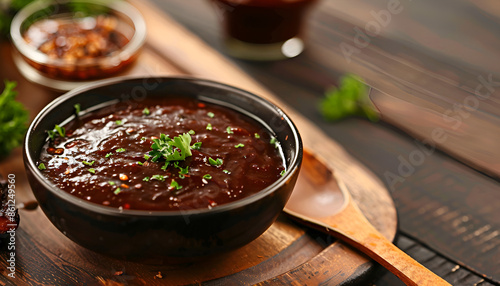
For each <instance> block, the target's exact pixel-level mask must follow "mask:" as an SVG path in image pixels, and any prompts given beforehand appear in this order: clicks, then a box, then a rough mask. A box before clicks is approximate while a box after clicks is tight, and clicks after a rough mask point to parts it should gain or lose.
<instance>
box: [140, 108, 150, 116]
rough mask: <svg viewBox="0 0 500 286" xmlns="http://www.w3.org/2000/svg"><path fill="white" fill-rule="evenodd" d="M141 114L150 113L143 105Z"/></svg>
mask: <svg viewBox="0 0 500 286" xmlns="http://www.w3.org/2000/svg"><path fill="white" fill-rule="evenodd" d="M142 114H144V115H150V114H151V112H149V109H148V108H147V107H145V108H144V109H143V110H142Z"/></svg>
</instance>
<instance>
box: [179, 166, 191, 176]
mask: <svg viewBox="0 0 500 286" xmlns="http://www.w3.org/2000/svg"><path fill="white" fill-rule="evenodd" d="M179 169H180V171H179V174H181V175H187V174H188V173H189V166H187V167H186V168H182V167H179Z"/></svg>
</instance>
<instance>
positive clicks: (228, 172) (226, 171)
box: [222, 170, 231, 175]
mask: <svg viewBox="0 0 500 286" xmlns="http://www.w3.org/2000/svg"><path fill="white" fill-rule="evenodd" d="M222 172H224V173H226V174H228V175H229V174H231V172H230V171H228V170H222Z"/></svg>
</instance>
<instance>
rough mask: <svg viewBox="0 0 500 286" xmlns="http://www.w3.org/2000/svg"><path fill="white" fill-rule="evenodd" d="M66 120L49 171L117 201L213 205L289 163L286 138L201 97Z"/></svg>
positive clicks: (266, 181)
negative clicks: (279, 138) (285, 161)
mask: <svg viewBox="0 0 500 286" xmlns="http://www.w3.org/2000/svg"><path fill="white" fill-rule="evenodd" d="M116 110H118V111H116ZM145 110H147V111H148V112H145ZM146 113H148V114H146ZM209 113H213V114H214V116H213V117H211V116H207V115H208V114H209ZM117 121H121V123H122V124H117ZM207 126H210V128H209V129H210V130H208V129H207V128H206V127H207ZM65 128H66V129H67V130H68V131H67V132H65V131H64V130H63V129H62V128H59V130H57V129H54V133H55V136H54V138H53V140H51V141H50V142H48V143H47V145H46V146H45V147H44V151H43V152H42V155H41V157H40V160H39V166H44V167H45V169H44V170H43V174H44V175H45V176H47V177H48V178H49V179H50V180H51V181H52V182H54V183H55V184H56V185H57V186H58V187H60V188H61V189H63V190H65V191H67V192H68V193H71V194H72V195H75V196H77V197H80V198H83V199H85V200H88V201H90V202H94V203H97V204H102V205H105V206H109V207H115V208H121V209H143V210H179V209H183V210H186V209H197V208H212V207H216V206H218V205H222V204H225V203H228V202H232V201H234V200H238V199H241V198H243V197H246V196H249V195H251V194H254V193H256V192H258V191H260V190H262V189H264V188H265V187H267V186H269V185H270V184H272V183H273V182H274V181H276V180H278V179H279V178H280V177H281V176H282V171H284V166H283V158H282V155H281V153H280V152H281V149H280V148H276V147H279V143H278V142H274V143H275V144H269V143H270V142H271V138H274V135H272V134H271V133H270V132H268V131H267V130H266V129H265V128H264V127H262V126H261V125H259V123H257V122H256V121H254V120H253V119H250V118H248V117H246V116H243V115H242V114H240V113H238V112H236V111H233V110H230V109H227V108H226V107H221V106H217V105H213V104H208V103H203V102H199V101H196V100H193V99H164V100H162V101H160V102H158V101H152V100H149V99H148V100H145V101H143V102H141V103H139V104H137V105H135V106H134V107H133V108H132V107H130V106H129V107H125V108H124V107H123V106H122V107H121V108H116V107H115V106H114V105H113V106H110V107H108V108H104V109H102V110H99V111H96V112H92V113H88V112H82V116H80V117H79V118H78V119H77V120H74V121H72V122H70V123H68V124H66V125H65ZM129 129H133V130H134V131H133V132H127V131H126V130H129ZM59 131H61V132H63V135H64V136H61V134H59ZM228 134H230V136H228ZM256 134H258V136H256ZM274 140H276V139H274ZM49 150H50V151H49ZM57 153H59V154H57ZM84 162H85V163H84ZM41 164H43V165H41ZM118 182H119V183H118Z"/></svg>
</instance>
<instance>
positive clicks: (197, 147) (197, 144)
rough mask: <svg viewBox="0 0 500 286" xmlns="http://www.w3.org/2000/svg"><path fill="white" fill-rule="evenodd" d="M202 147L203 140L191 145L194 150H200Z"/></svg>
mask: <svg viewBox="0 0 500 286" xmlns="http://www.w3.org/2000/svg"><path fill="white" fill-rule="evenodd" d="M200 148H201V142H196V143H194V144H193V145H191V149H193V150H200Z"/></svg>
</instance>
